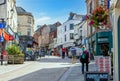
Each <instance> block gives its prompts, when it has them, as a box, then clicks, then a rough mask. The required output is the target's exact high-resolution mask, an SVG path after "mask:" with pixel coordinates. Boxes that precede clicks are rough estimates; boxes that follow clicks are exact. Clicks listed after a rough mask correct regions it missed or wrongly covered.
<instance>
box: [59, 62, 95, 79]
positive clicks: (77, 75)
mask: <svg viewBox="0 0 120 81" xmlns="http://www.w3.org/2000/svg"><path fill="white" fill-rule="evenodd" d="M89 71H97V69H96V65H95V62H94V61H92V62H91V63H90V64H89ZM59 81H85V80H84V74H82V72H81V64H80V63H76V64H73V66H72V67H70V68H69V69H68V71H67V72H66V73H65V74H64V75H63V77H62V78H61V79H60V80H59Z"/></svg>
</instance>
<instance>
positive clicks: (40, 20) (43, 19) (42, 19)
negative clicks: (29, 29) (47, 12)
mask: <svg viewBox="0 0 120 81" xmlns="http://www.w3.org/2000/svg"><path fill="white" fill-rule="evenodd" d="M50 20H51V18H50V17H48V16H43V17H40V18H38V19H36V21H35V24H36V25H43V24H46V22H48V21H50Z"/></svg>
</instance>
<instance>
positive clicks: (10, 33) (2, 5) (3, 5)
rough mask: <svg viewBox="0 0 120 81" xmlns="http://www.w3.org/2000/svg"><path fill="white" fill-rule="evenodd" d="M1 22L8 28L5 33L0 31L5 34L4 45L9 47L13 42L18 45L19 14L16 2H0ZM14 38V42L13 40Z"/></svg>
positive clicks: (12, 0)
mask: <svg viewBox="0 0 120 81" xmlns="http://www.w3.org/2000/svg"><path fill="white" fill-rule="evenodd" d="M0 13H1V14H0V22H1V21H2V20H4V22H5V23H6V28H4V31H3V30H1V29H0V31H1V32H4V42H3V43H4V45H8V44H9V43H10V42H9V41H10V37H12V40H11V41H14V42H16V43H18V40H19V39H18V36H17V35H16V33H17V12H16V0H1V1H0ZM13 38H14V40H13Z"/></svg>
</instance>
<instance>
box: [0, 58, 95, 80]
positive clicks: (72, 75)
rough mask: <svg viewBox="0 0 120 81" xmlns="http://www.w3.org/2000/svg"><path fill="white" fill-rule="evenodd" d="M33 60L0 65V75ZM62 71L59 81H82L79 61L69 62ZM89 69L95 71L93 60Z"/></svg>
mask: <svg viewBox="0 0 120 81" xmlns="http://www.w3.org/2000/svg"><path fill="white" fill-rule="evenodd" d="M33 62H34V61H26V62H24V64H13V65H0V76H2V74H5V73H9V72H13V71H15V70H18V69H20V68H24V67H25V66H29V65H31V64H32V63H33ZM64 71H65V72H64V74H63V75H61V78H60V79H59V81H84V74H82V72H81V63H79V62H77V63H75V64H71V66H70V67H69V68H68V69H67V70H64ZM89 71H97V68H96V65H95V62H94V60H93V61H91V62H90V64H89ZM0 81H1V80H0Z"/></svg>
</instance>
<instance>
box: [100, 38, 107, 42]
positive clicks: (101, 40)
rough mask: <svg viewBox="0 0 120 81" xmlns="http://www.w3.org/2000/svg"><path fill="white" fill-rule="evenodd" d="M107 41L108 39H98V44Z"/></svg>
mask: <svg viewBox="0 0 120 81" xmlns="http://www.w3.org/2000/svg"><path fill="white" fill-rule="evenodd" d="M104 41H108V38H98V42H104Z"/></svg>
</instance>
